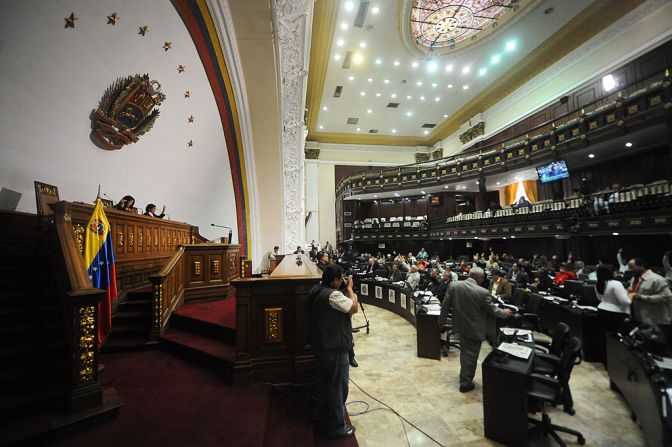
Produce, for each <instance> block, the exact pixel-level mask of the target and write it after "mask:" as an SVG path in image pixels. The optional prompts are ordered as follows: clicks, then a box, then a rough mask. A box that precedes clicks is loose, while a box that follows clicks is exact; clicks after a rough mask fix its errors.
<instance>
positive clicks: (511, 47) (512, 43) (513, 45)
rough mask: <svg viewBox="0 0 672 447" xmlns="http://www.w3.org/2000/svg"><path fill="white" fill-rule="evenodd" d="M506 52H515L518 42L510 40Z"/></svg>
mask: <svg viewBox="0 0 672 447" xmlns="http://www.w3.org/2000/svg"><path fill="white" fill-rule="evenodd" d="M505 49H506V51H513V50H515V49H516V41H515V40H509V41H508V42H506V47H505Z"/></svg>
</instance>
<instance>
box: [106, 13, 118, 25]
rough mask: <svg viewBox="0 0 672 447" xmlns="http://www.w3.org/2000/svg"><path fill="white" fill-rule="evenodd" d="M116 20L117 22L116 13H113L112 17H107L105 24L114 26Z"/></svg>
mask: <svg viewBox="0 0 672 447" xmlns="http://www.w3.org/2000/svg"><path fill="white" fill-rule="evenodd" d="M117 20H119V17H118V16H117V13H116V12H113V13H112V15H109V16H107V24H108V25H112V26H114V25H116V24H117Z"/></svg>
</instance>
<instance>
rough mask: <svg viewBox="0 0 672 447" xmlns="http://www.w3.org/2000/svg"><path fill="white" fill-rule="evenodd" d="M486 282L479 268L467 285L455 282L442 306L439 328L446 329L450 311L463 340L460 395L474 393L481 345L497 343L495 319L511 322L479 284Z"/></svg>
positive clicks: (508, 314)
mask: <svg viewBox="0 0 672 447" xmlns="http://www.w3.org/2000/svg"><path fill="white" fill-rule="evenodd" d="M483 278H485V272H484V271H483V269H481V268H480V267H473V268H472V269H471V270H470V271H469V278H468V279H466V280H465V281H453V282H451V283H450V286H449V287H448V292H446V297H445V298H444V300H443V304H442V305H441V315H440V317H439V325H440V326H443V322H444V321H446V318H447V317H448V314H449V311H450V309H452V310H453V328H454V330H455V332H457V333H458V334H459V336H460V392H461V393H466V392H468V391H471V390H473V389H474V375H475V374H476V366H477V364H478V356H479V354H480V353H481V344H482V343H483V341H484V340H486V335H487V338H488V339H489V340H493V339H494V335H495V334H494V332H495V324H494V321H492V317H497V318H508V317H510V316H511V311H510V310H509V309H499V308H498V307H497V306H496V305H495V304H494V303H493V302H492V296H491V295H490V293H488V291H487V290H486V289H484V288H483V287H481V286H480V285H479V284H480V283H481V282H482V281H483Z"/></svg>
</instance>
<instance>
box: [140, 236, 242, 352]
mask: <svg viewBox="0 0 672 447" xmlns="http://www.w3.org/2000/svg"><path fill="white" fill-rule="evenodd" d="M246 275H248V276H249V272H248V273H246ZM240 276H241V259H240V245H232V244H187V245H180V246H178V248H177V251H176V252H175V254H174V255H173V256H172V257H171V258H170V261H168V263H167V264H166V265H165V266H163V268H162V269H161V270H160V271H159V272H158V273H156V274H153V275H150V276H149V280H150V281H151V283H152V330H151V332H150V339H151V340H157V339H158V338H159V336H160V335H161V332H162V331H163V329H164V327H165V326H166V324H167V323H168V320H169V319H170V315H171V313H172V312H173V311H175V310H177V309H178V308H179V307H181V306H182V305H183V304H184V303H185V301H188V300H197V299H206V298H221V297H225V296H228V295H229V294H230V293H232V292H233V287H232V286H231V281H232V280H234V279H236V278H239V277H240Z"/></svg>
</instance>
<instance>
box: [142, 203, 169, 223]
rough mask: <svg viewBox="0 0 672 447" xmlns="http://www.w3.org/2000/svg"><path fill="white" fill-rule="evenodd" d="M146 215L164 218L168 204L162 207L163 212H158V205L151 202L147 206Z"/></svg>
mask: <svg viewBox="0 0 672 447" xmlns="http://www.w3.org/2000/svg"><path fill="white" fill-rule="evenodd" d="M144 215H145V216H149V217H156V218H157V219H163V217H164V216H165V215H166V205H163V208H162V209H161V214H158V215H157V214H156V205H154V204H153V203H150V204H149V205H147V206H146V207H145V214H144Z"/></svg>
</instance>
